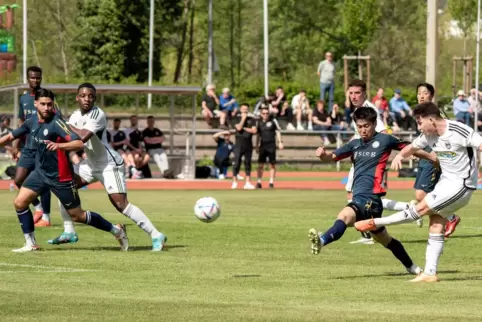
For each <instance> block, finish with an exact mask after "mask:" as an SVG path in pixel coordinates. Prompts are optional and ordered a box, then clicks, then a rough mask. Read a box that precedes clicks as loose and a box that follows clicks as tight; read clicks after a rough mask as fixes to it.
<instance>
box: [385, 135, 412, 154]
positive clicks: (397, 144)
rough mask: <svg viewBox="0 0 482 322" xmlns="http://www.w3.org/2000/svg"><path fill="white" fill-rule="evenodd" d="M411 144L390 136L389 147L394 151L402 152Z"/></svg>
mask: <svg viewBox="0 0 482 322" xmlns="http://www.w3.org/2000/svg"><path fill="white" fill-rule="evenodd" d="M409 144H410V142H406V141H402V140H400V139H398V138H396V137H394V136H392V135H389V136H388V147H389V148H390V149H392V150H397V151H400V150H402V149H403V148H404V147H406V146H407V145H409Z"/></svg>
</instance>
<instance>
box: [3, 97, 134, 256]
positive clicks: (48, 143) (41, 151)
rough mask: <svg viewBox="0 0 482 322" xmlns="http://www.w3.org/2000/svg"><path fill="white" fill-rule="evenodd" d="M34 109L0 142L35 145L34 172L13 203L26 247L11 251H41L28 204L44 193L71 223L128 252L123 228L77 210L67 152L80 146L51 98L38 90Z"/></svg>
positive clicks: (78, 201)
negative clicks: (105, 235)
mask: <svg viewBox="0 0 482 322" xmlns="http://www.w3.org/2000/svg"><path fill="white" fill-rule="evenodd" d="M35 106H36V107H37V114H33V115H32V116H31V117H30V118H29V119H28V120H26V121H25V122H24V123H23V124H22V126H21V127H19V128H17V129H15V130H14V131H13V132H12V133H10V134H8V135H6V136H4V137H2V138H1V139H0V145H4V144H5V143H7V142H10V141H12V140H14V139H16V138H18V137H20V136H22V135H25V134H27V133H28V134H29V136H30V137H31V140H33V142H35V143H36V150H35V170H33V171H32V172H30V174H29V175H28V177H27V179H25V181H24V183H23V185H22V187H21V188H20V191H19V193H18V195H17V197H16V198H15V201H14V206H15V210H16V211H17V215H18V220H19V221H20V226H21V227H22V230H23V233H24V236H25V241H26V244H25V246H24V247H22V248H19V249H15V250H13V251H14V252H19V253H22V252H30V251H36V250H39V249H40V247H39V246H38V245H37V241H36V240H35V233H34V231H35V226H34V221H33V216H32V212H31V211H30V208H29V204H30V203H31V202H32V200H33V199H35V198H37V197H38V196H39V195H41V194H42V193H44V192H46V191H52V192H53V193H54V194H55V195H56V196H57V198H59V200H60V202H61V203H62V205H63V206H64V207H65V208H66V209H67V211H68V214H69V215H70V216H71V217H72V219H73V220H74V221H76V222H80V223H83V224H87V225H90V226H93V227H95V228H97V229H101V230H104V231H107V232H110V233H111V234H112V235H114V236H115V238H116V239H117V240H118V241H119V243H120V245H121V249H127V248H128V239H127V235H126V232H125V228H124V226H122V225H113V224H112V223H110V222H108V221H107V220H105V219H104V218H103V217H102V216H101V215H99V214H97V213H95V212H91V211H84V210H83V209H82V208H81V207H80V199H79V194H78V192H77V189H76V187H75V182H74V173H73V171H72V163H71V162H70V160H69V152H70V151H76V150H79V149H81V148H82V147H83V143H82V141H81V140H80V138H79V137H78V136H77V135H76V134H75V133H72V132H70V130H69V128H68V126H67V124H66V123H65V122H64V121H63V120H62V119H61V118H59V117H58V116H57V115H55V112H54V108H53V106H54V94H53V93H52V92H51V91H49V90H47V89H43V88H42V89H39V90H38V91H36V92H35Z"/></svg>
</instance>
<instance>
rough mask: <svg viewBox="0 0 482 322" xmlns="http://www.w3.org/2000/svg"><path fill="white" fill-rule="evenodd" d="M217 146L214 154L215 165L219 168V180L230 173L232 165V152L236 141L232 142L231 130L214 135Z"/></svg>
mask: <svg viewBox="0 0 482 322" xmlns="http://www.w3.org/2000/svg"><path fill="white" fill-rule="evenodd" d="M213 139H214V141H216V144H217V148H216V154H215V155H214V162H213V163H214V166H215V167H216V168H217V169H218V172H219V175H218V179H219V180H224V178H226V176H227V174H228V168H229V166H230V165H231V160H230V157H231V153H232V152H233V150H234V143H233V142H231V132H229V131H221V132H218V133H215V134H214V135H213Z"/></svg>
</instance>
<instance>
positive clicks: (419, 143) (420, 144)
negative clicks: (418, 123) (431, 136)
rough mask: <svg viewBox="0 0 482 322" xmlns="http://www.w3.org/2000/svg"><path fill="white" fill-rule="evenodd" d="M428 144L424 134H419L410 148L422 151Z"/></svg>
mask: <svg viewBox="0 0 482 322" xmlns="http://www.w3.org/2000/svg"><path fill="white" fill-rule="evenodd" d="M427 145H429V144H428V139H427V137H426V136H425V135H424V134H420V135H419V136H418V137H417V138H416V139H415V140H413V142H412V146H413V147H414V148H417V149H423V148H425V147H426V146H427Z"/></svg>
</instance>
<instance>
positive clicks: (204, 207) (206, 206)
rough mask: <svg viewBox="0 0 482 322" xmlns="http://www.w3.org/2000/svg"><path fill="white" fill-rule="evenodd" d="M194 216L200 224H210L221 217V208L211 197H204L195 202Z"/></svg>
mask: <svg viewBox="0 0 482 322" xmlns="http://www.w3.org/2000/svg"><path fill="white" fill-rule="evenodd" d="M194 214H195V215H196V217H197V219H199V220H201V221H202V222H205V223H210V222H213V221H215V220H216V219H218V218H219V216H220V215H221V206H220V205H219V202H218V201H217V200H216V199H214V198H213V197H204V198H201V199H199V200H198V201H196V204H195V205H194Z"/></svg>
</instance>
